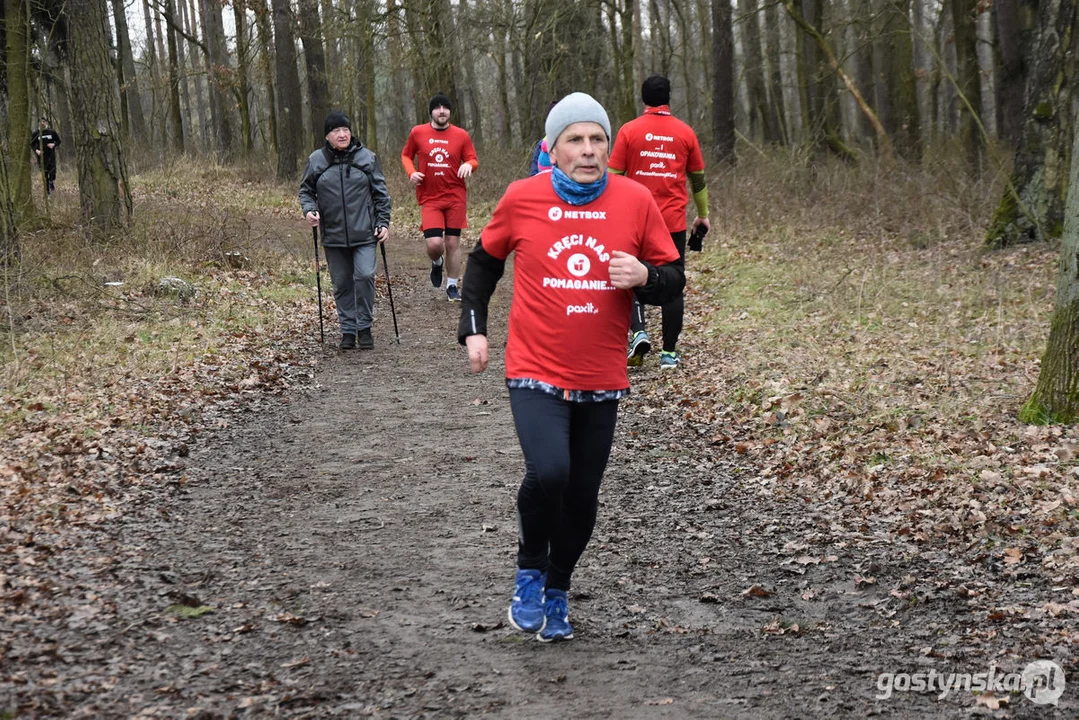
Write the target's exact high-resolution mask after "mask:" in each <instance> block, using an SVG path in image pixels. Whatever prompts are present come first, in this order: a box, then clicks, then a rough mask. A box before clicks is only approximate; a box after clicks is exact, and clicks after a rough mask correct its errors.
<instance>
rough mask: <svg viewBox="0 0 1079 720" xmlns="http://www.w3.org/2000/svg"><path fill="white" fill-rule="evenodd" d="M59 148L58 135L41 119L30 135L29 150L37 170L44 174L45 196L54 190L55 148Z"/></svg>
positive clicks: (44, 119) (47, 122)
mask: <svg viewBox="0 0 1079 720" xmlns="http://www.w3.org/2000/svg"><path fill="white" fill-rule="evenodd" d="M59 146H60V133H58V132H56V131H55V130H53V129H52V128H51V127H49V121H48V119H46V118H41V122H39V123H38V129H37V130H35V131H34V132H33V134H32V135H30V149H31V150H32V151H33V153H34V158H35V159H36V160H37V166H38V168H39V169H41V170H43V171H44V172H45V194H46V195H48V194H49V193H51V192H52V191H53V190H55V189H56V148H58V147H59Z"/></svg>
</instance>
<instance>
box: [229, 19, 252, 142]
mask: <svg viewBox="0 0 1079 720" xmlns="http://www.w3.org/2000/svg"><path fill="white" fill-rule="evenodd" d="M232 19H233V22H234V23H235V25H236V83H235V85H234V92H235V94H236V107H237V109H239V111H240V136H241V137H242V138H243V149H244V153H245V154H249V153H250V152H251V150H252V149H253V148H252V145H251V81H250V77H251V59H250V53H251V47H250V43H249V38H248V28H247V11H246V9H245V7H244V1H243V0H232Z"/></svg>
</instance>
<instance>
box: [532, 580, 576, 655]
mask: <svg viewBox="0 0 1079 720" xmlns="http://www.w3.org/2000/svg"><path fill="white" fill-rule="evenodd" d="M543 614H544V623H543V627H542V628H540V631H539V632H538V633H536V639H537V640H539V641H540V642H554V641H555V640H572V639H573V628H572V627H570V624H569V605H568V604H567V601H566V591H565V590H553V589H551V590H547V591H546V592H545V593H544V598H543Z"/></svg>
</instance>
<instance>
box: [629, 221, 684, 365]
mask: <svg viewBox="0 0 1079 720" xmlns="http://www.w3.org/2000/svg"><path fill="white" fill-rule="evenodd" d="M671 240H674V246H675V247H676V248H678V264H680V265H682V266H683V267H685V264H686V231H685V230H682V231H681V232H676V233H671ZM685 311H686V300H685V293H684V292H680V293H678V297H677V298H675V299H674V300H671V301H670V302H669V303H666V304H664V305H663V306H662V313H663V326H662V327H663V349H664V350H665V351H667V352H674V348H675V346H676V345H678V336H679V335H681V334H682V317H683V315H685ZM629 329H630V332H633V333H636V332H639V331H641V330H644V329H645V321H644V305H642V304H641V303H640V302H639V301H638V300H637V296H636V295H634V296H633V314H632V315H631V316H630V319H629Z"/></svg>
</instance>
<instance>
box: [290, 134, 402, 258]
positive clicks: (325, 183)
mask: <svg viewBox="0 0 1079 720" xmlns="http://www.w3.org/2000/svg"><path fill="white" fill-rule="evenodd" d="M300 208H301V209H302V210H303V213H304V215H306V214H307V213H309V212H315V211H317V212H318V214H319V216H320V218H321V219H322V244H323V245H324V246H326V247H353V246H356V245H368V244H370V243H373V242H375V235H374V232H375V228H379V227H389V226H390V194H389V192H387V190H386V177H385V176H384V175H383V174H382V168H381V166H379V164H378V157H377V156H376V155H375V154H374V153H373V152H371V151H370V150H368V149H367V148H365V147H364V146H363V145H361V144H360V142H359V140H357V139H356V138H353V139H352V142H351V143H350V144H349V146H348V147H347V148H345V149H344V150H342V151H340V152H338V151H336V150H334V149H333V148H332V147H331V146H330V144H329V143H326V145H324V146H323V147H321V148H319V149H318V150H316V151H315V152H313V153H311V156H310V157H309V158H307V167H306V168H305V169H304V172H303V180H302V181H301V182H300Z"/></svg>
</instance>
